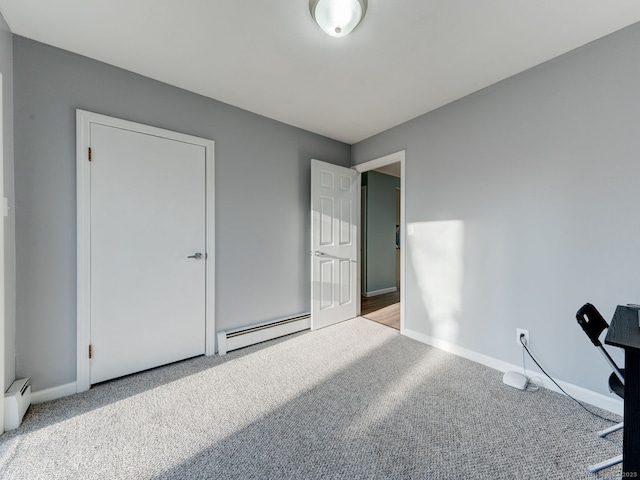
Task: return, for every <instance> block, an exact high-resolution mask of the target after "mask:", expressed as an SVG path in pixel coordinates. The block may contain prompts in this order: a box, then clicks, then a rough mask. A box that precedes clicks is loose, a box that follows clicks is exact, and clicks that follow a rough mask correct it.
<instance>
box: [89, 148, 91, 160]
mask: <svg viewBox="0 0 640 480" xmlns="http://www.w3.org/2000/svg"><path fill="white" fill-rule="evenodd" d="M89 161H91V147H89Z"/></svg>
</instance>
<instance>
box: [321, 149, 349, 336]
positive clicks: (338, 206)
mask: <svg viewBox="0 0 640 480" xmlns="http://www.w3.org/2000/svg"><path fill="white" fill-rule="evenodd" d="M357 176H358V174H357V173H356V172H355V171H353V170H351V169H348V168H344V167H339V166H337V165H332V164H330V163H325V162H320V161H318V160H311V329H317V328H322V327H326V326H328V325H332V324H334V323H337V322H341V321H343V320H347V319H349V318H353V317H355V316H356V314H357V298H356V293H357V288H356V287H357V285H356V281H357V280H356V278H357V271H358V270H357V268H358V250H357V248H358V244H357V234H358V229H357V217H356V207H357V195H358V194H359V192H358V190H357V185H356V184H357Z"/></svg>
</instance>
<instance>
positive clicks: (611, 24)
mask: <svg viewBox="0 0 640 480" xmlns="http://www.w3.org/2000/svg"><path fill="white" fill-rule="evenodd" d="M0 11H1V12H2V14H3V15H4V17H5V19H6V21H7V23H8V24H9V27H10V28H11V30H12V31H13V32H14V33H16V34H18V35H21V36H24V37H28V38H32V39H35V40H38V41H40V42H44V43H48V44H51V45H54V46H56V47H60V48H63V49H66V50H69V51H72V52H75V53H79V54H81V55H86V56H88V57H91V58H95V59H97V60H101V61H103V62H106V63H109V64H112V65H116V66H118V67H122V68H125V69H127V70H131V71H133V72H136V73H139V74H142V75H145V76H148V77H151V78H155V79H158V80H161V81H163V82H166V83H169V84H171V85H175V86H178V87H182V88H185V89H187V90H191V91H193V92H197V93H199V94H202V95H205V96H207V97H211V98H215V99H217V100H220V101H223V102H226V103H229V104H232V105H235V106H238V107H240V108H243V109H246V110H249V111H252V112H255V113H258V114H261V115H264V116H266V117H270V118H273V119H276V120H279V121H281V122H285V123H287V124H290V125H295V126H297V127H300V128H303V129H306V130H310V131H312V132H316V133H319V134H322V135H326V136H328V137H331V138H335V139H337V140H341V141H344V142H346V143H349V144H353V143H356V142H358V141H360V140H363V139H365V138H367V137H369V136H371V135H374V134H376V133H379V132H381V131H384V130H386V129H388V128H390V127H393V126H395V125H398V124H400V123H403V122H405V121H407V120H409V119H411V118H414V117H416V116H418V115H421V114H423V113H426V112H428V111H431V110H433V109H435V108H438V107H440V106H442V105H444V104H447V103H449V102H451V101H453V100H456V99H458V98H461V97H463V96H465V95H468V94H470V93H472V92H474V91H477V90H479V89H481V88H483V87H486V86H488V85H491V84H493V83H495V82H497V81H499V80H502V79H504V78H507V77H509V76H512V75H514V74H516V73H519V72H521V71H523V70H526V69H528V68H530V67H532V66H534V65H537V64H539V63H541V62H544V61H546V60H549V59H551V58H553V57H556V56H558V55H560V54H562V53H565V52H567V51H569V50H572V49H574V48H576V47H579V46H581V45H584V44H586V43H589V42H591V41H593V40H595V39H597V38H600V37H602V36H604V35H607V34H609V33H611V32H614V31H616V30H619V29H621V28H623V27H625V26H627V25H630V24H632V23H635V22H638V21H640V1H638V0H535V1H532V0H483V1H478V0H439V1H436V0H369V9H368V11H367V14H366V17H365V18H364V21H363V22H362V24H361V25H360V26H359V27H358V28H357V29H356V30H355V31H354V33H353V34H352V35H350V36H348V37H345V38H341V39H336V38H332V37H329V36H327V35H325V34H324V33H323V32H322V31H321V30H320V29H319V28H318V27H317V26H316V25H315V23H314V22H313V20H312V18H311V15H310V13H309V2H308V0H55V1H52V0H0Z"/></svg>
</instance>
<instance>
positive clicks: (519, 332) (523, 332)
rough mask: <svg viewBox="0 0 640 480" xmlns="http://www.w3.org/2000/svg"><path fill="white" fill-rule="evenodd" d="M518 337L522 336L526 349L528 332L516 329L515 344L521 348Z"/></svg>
mask: <svg viewBox="0 0 640 480" xmlns="http://www.w3.org/2000/svg"><path fill="white" fill-rule="evenodd" d="M520 335H524V340H523V341H524V344H525V345H526V346H527V347H528V346H529V345H530V344H529V330H524V329H522V328H518V329H516V343H517V344H518V346H520V347H521V346H522V343H520Z"/></svg>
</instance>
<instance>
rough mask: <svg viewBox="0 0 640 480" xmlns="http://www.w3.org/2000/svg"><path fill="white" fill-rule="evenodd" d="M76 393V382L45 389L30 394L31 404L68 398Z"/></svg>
mask: <svg viewBox="0 0 640 480" xmlns="http://www.w3.org/2000/svg"><path fill="white" fill-rule="evenodd" d="M76 393H77V386H76V382H72V383H67V384H66V385H60V386H58V387H52V388H47V389H45V390H38V391H37V392H33V393H32V394H31V403H32V404H36V403H44V402H49V401H51V400H57V399H58V398H62V397H68V396H69V395H75V394H76Z"/></svg>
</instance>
